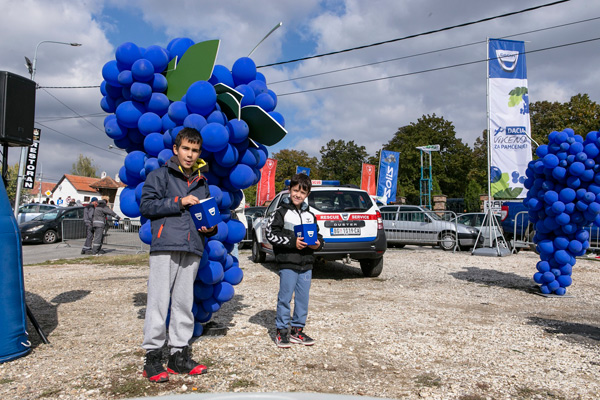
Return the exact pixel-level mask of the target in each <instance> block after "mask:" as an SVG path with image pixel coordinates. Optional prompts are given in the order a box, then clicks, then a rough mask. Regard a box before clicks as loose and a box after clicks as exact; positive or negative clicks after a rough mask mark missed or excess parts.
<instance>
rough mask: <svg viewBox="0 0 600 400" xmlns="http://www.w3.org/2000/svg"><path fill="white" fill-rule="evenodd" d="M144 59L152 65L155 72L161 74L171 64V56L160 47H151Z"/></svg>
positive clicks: (145, 53)
mask: <svg viewBox="0 0 600 400" xmlns="http://www.w3.org/2000/svg"><path fill="white" fill-rule="evenodd" d="M143 56H144V58H145V59H146V60H148V61H150V62H151V63H152V65H153V66H154V72H155V73H158V74H160V73H161V72H163V71H164V70H165V68H167V65H168V64H169V54H168V53H167V51H166V50H165V49H163V48H162V47H160V46H156V45H152V46H149V47H148V48H147V49H146V51H145V52H144V55H143Z"/></svg>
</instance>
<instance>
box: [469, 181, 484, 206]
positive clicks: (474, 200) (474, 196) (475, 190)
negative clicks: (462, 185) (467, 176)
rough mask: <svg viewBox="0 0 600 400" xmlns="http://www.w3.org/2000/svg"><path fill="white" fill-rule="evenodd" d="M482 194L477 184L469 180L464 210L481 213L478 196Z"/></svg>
mask: <svg viewBox="0 0 600 400" xmlns="http://www.w3.org/2000/svg"><path fill="white" fill-rule="evenodd" d="M481 194H483V189H482V188H481V186H479V184H478V183H477V182H475V181H474V180H470V181H469V184H468V185H467V190H466V192H465V208H466V209H467V212H479V211H481V201H480V200H479V196H480V195H481Z"/></svg>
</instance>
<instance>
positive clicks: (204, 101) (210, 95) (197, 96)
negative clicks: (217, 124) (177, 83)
mask: <svg viewBox="0 0 600 400" xmlns="http://www.w3.org/2000/svg"><path fill="white" fill-rule="evenodd" d="M216 102H217V93H216V92H215V88H214V87H213V85H211V84H210V83H208V82H206V81H197V82H194V83H192V84H191V85H190V87H189V88H188V90H187V93H186V103H187V106H188V109H189V110H190V111H191V112H193V113H196V114H202V115H208V114H210V113H211V112H212V111H213V110H214V108H215V104H216Z"/></svg>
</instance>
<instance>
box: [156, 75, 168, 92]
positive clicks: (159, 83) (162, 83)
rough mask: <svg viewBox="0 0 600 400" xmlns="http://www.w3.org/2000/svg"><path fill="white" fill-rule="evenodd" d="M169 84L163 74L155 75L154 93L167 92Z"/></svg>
mask: <svg viewBox="0 0 600 400" xmlns="http://www.w3.org/2000/svg"><path fill="white" fill-rule="evenodd" d="M167 86H168V82H167V78H165V76H164V75H162V74H154V79H153V80H152V91H153V92H160V93H162V92H164V91H165V90H167Z"/></svg>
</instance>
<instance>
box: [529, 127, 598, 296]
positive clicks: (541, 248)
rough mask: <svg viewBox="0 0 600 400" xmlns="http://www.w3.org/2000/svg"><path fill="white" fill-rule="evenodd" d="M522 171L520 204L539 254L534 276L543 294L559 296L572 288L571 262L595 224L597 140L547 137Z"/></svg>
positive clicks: (592, 136) (568, 134)
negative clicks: (523, 192) (524, 192)
mask: <svg viewBox="0 0 600 400" xmlns="http://www.w3.org/2000/svg"><path fill="white" fill-rule="evenodd" d="M536 154H537V155H538V157H539V159H537V160H534V161H531V162H530V163H529V165H528V167H527V171H526V176H527V179H526V180H525V183H524V185H525V187H526V188H527V189H529V191H528V193H527V198H526V199H525V200H524V201H523V203H524V204H525V205H526V206H527V207H528V209H529V220H530V221H531V223H533V224H534V226H535V232H536V233H535V236H534V237H533V241H534V243H536V245H537V250H538V252H539V254H540V261H539V262H538V263H537V266H536V268H537V271H538V272H536V273H535V274H534V275H533V279H534V281H535V282H536V283H538V284H540V291H541V292H542V293H544V294H555V295H559V296H562V295H564V294H565V293H566V288H567V287H568V286H569V285H571V283H572V279H571V273H572V271H573V266H574V265H575V257H577V256H581V255H583V254H585V252H586V250H587V249H588V248H589V247H590V243H589V239H590V234H589V232H590V226H591V224H592V223H595V224H596V225H600V216H599V214H600V156H599V155H600V140H599V137H598V132H596V131H593V132H589V133H588V134H587V135H586V137H585V139H584V138H583V137H582V136H580V135H576V134H575V133H574V132H573V130H572V129H565V130H563V131H561V132H556V131H555V132H552V133H550V134H549V135H548V144H547V145H545V144H544V145H541V146H539V147H538V148H537V150H536Z"/></svg>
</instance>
